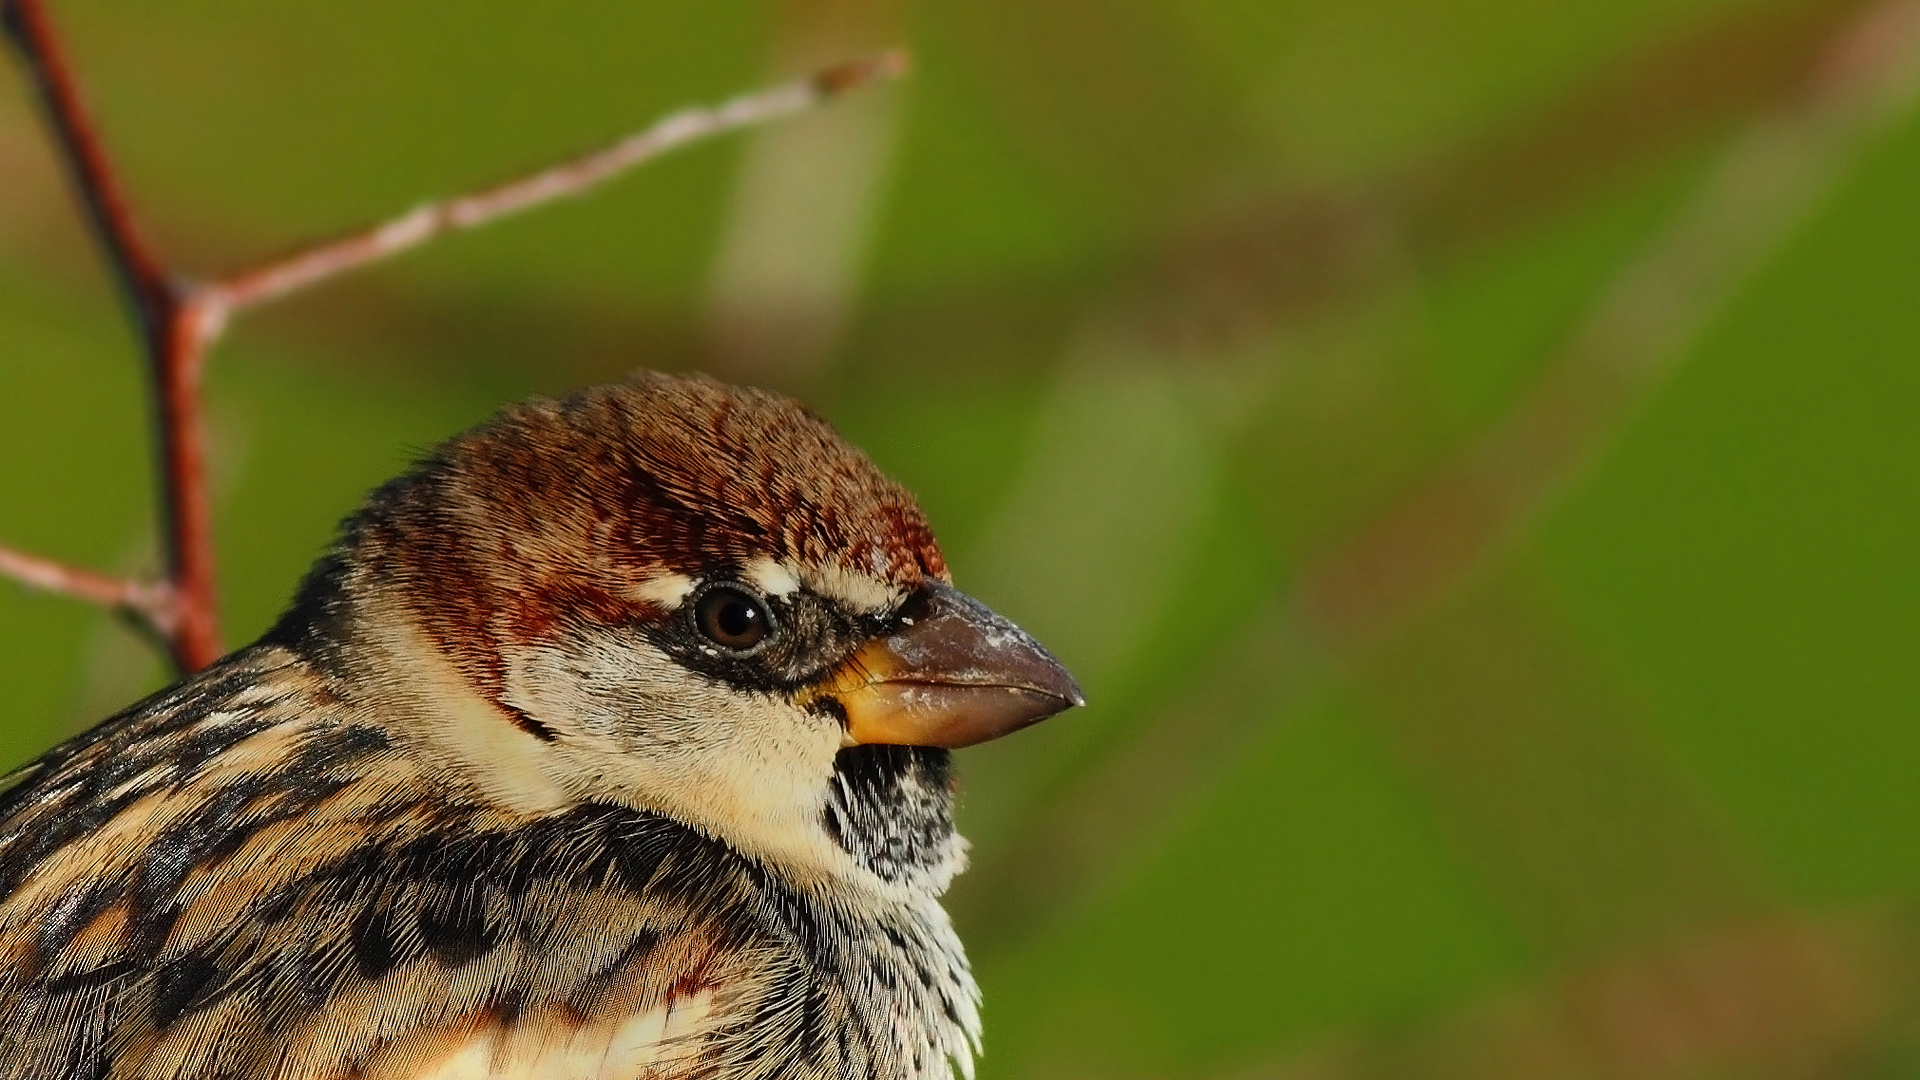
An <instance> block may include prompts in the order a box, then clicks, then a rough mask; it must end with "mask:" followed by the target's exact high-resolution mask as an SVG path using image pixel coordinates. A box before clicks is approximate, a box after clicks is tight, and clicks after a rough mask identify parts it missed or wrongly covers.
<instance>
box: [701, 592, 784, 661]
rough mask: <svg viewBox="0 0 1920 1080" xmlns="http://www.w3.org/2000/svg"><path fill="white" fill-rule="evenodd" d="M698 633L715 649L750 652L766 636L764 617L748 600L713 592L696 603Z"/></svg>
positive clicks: (758, 607) (737, 594)
mask: <svg viewBox="0 0 1920 1080" xmlns="http://www.w3.org/2000/svg"><path fill="white" fill-rule="evenodd" d="M698 614H699V623H700V632H701V633H702V634H705V635H706V636H707V637H708V638H709V639H710V640H712V641H713V643H714V644H716V645H723V646H725V647H727V648H729V649H750V648H752V647H754V646H755V645H758V644H759V643H760V639H762V638H764V637H766V636H767V613H766V610H765V609H763V608H762V607H761V606H760V604H759V603H758V602H757V601H755V600H754V599H753V598H752V597H750V596H746V595H743V594H741V593H738V592H735V591H733V590H732V589H715V590H714V591H713V592H710V593H708V594H707V595H706V596H705V597H703V598H702V599H701V601H700V609H699V612H698Z"/></svg>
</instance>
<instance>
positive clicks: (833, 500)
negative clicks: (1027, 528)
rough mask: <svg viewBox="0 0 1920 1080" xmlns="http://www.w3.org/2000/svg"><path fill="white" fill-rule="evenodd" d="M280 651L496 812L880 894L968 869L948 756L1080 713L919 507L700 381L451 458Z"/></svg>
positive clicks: (443, 456)
mask: <svg viewBox="0 0 1920 1080" xmlns="http://www.w3.org/2000/svg"><path fill="white" fill-rule="evenodd" d="M283 628H284V629H287V630H288V632H290V633H292V634H293V635H294V636H297V637H298V638H299V639H300V640H302V641H303V642H305V644H306V647H307V649H308V651H309V653H310V654H312V655H314V656H315V657H316V658H317V659H318V660H319V661H320V663H321V666H322V668H323V669H327V670H332V671H335V672H338V673H339V674H340V676H341V677H340V678H339V679H336V680H335V681H336V682H337V683H339V684H340V685H341V686H343V687H351V688H352V690H351V694H352V695H353V697H354V699H355V704H356V705H357V706H358V707H360V708H362V709H365V710H369V711H372V712H375V713H378V714H379V718H380V722H381V723H383V724H385V725H386V726H387V727H389V728H391V729H393V730H394V731H395V732H396V734H397V735H398V736H399V739H398V743H399V744H400V745H403V746H406V747H408V748H410V750H411V752H414V753H416V754H418V755H420V757H421V758H422V760H423V761H425V762H426V763H427V764H428V766H429V767H430V768H431V769H432V770H434V775H436V777H438V778H441V779H442V780H444V782H445V783H446V784H447V785H448V789H449V791H452V792H454V793H456V794H457V795H458V796H459V797H461V798H465V799H470V800H474V801H477V802H479V803H482V804H485V805H486V806H487V807H488V808H489V811H490V812H497V813H498V814H501V815H506V816H509V817H512V816H538V815H543V814H549V813H556V812H560V811H562V810H565V809H567V808H570V807H573V806H577V805H580V804H582V803H615V804H622V805H626V806H630V807H633V808H635V809H639V810H643V811H647V812H650V813H656V814H660V815H663V816H667V817H670V818H673V819H675V820H677V821H680V822H682V823H684V824H686V825H688V826H690V827H692V828H694V829H696V830H699V831H701V832H703V833H705V834H707V835H709V836H710V837H712V838H714V839H717V840H719V841H722V842H724V843H726V844H728V845H730V846H732V847H733V848H735V849H736V850H738V851H739V852H741V853H742V854H743V855H746V856H748V857H750V858H754V859H758V860H761V861H764V862H765V863H767V864H769V865H771V866H774V867H776V868H778V869H781V870H783V871H785V872H787V873H788V874H790V875H793V876H795V877H797V878H802V879H805V878H825V879H832V880H834V881H843V880H847V879H853V880H859V881H865V882H867V883H868V884H871V885H874V886H875V887H878V888H901V887H905V888H922V889H925V888H931V889H933V890H935V891H938V890H939V889H942V888H944V887H945V884H946V882H947V880H948V879H949V878H950V877H951V876H952V874H953V873H954V872H956V871H957V870H958V869H959V867H960V861H961V848H960V842H959V841H958V839H957V838H956V837H955V836H954V835H953V830H952V819H951V809H950V800H951V781H950V779H949V776H948V769H947V750H948V749H950V748H953V747H960V746H966V745H969V744H972V743H976V742H981V741H983V740H986V739H991V738H995V737H997V736H999V735H1003V734H1006V733H1008V732H1010V731H1013V730H1015V729H1017V728H1020V727H1023V726H1025V725H1027V724H1030V723H1033V722H1035V721H1038V720H1041V719H1043V718H1045V717H1047V716H1051V715H1053V714H1054V713H1057V712H1059V711H1061V710H1063V709H1065V708H1068V707H1069V706H1072V705H1077V704H1079V703H1080V701H1081V697H1080V691H1079V688H1078V687H1077V686H1076V685H1075V684H1074V682H1073V680H1072V678H1071V677H1070V676H1069V675H1068V674H1067V672H1066V671H1065V669H1063V668H1062V667H1061V666H1060V665H1059V664H1058V663H1057V662H1056V661H1055V660H1054V659H1053V658H1052V657H1051V656H1049V655H1048V654H1047V652H1046V651H1045V650H1044V649H1042V648H1041V647H1040V646H1039V645H1038V644H1037V643H1035V642H1034V641H1033V639H1032V638H1030V637H1028V636H1027V635H1026V634H1025V633H1023V632H1022V631H1020V630H1019V629H1018V628H1017V627H1015V626H1014V625H1013V624H1011V623H1009V622H1008V621H1006V620H1005V619H1002V618H1000V617H999V616H998V615H995V614H994V613H993V612H992V611H990V610H988V609H987V608H986V607H985V606H984V605H982V604H981V603H979V602H978V601H976V600H973V599H971V598H970V597H968V596H966V595H965V594H963V593H961V592H959V591H958V590H957V589H955V588H954V587H953V585H952V583H951V580H950V578H949V575H948V572H947V567H946V563H945V561H944V560H943V558H942V557H941V553H940V549H939V546H938V545H937V544H936V543H935V541H934V538H933V534H932V531H931V530H930V529H929V527H928V525H927V522H926V519H925V517H924V516H923V515H922V514H921V512H920V509H919V507H918V505H917V504H916V503H915V501H914V499H913V497H912V496H911V495H910V494H909V493H908V492H907V491H906V490H905V489H904V488H902V487H901V486H900V485H899V484H897V483H895V482H894V481H893V480H891V479H889V478H888V477H886V476H885V475H884V474H882V473H881V472H880V471H879V469H878V468H876V467H875V466H874V464H873V463H872V462H871V461H870V460H868V459H867V457H866V456H865V455H863V454H861V453H860V452H859V451H858V450H856V449H854V448H853V447H851V446H849V445H848V444H847V443H846V442H844V441H843V440H841V439H840V437H839V436H838V435H837V434H836V433H835V432H834V431H833V430H832V428H831V427H830V426H829V425H828V424H827V423H826V422H825V421H824V420H822V419H820V418H819V417H818V416H816V415H814V414H813V413H811V412H809V411H807V410H806V409H804V408H803V407H801V406H800V405H798V404H796V403H794V402H792V401H790V400H788V399H786V398H782V397H779V396H777V395H773V394H769V393H765V392H761V391H755V390H745V389H738V388H734V387H730V386H726V385H724V384H721V383H718V382H714V381H711V380H707V379H703V378H677V377H669V376H663V375H642V376H638V377H636V378H635V379H634V380H632V381H631V382H628V383H624V384H620V385H614V386H607V387H600V388H596V389H592V390H587V391H583V392H581V393H579V394H577V395H575V396H573V397H571V398H568V399H566V400H564V401H534V402H531V403H527V404H523V405H519V406H515V407H512V408H509V409H507V410H505V411H504V412H502V413H500V414H499V415H498V416H496V417H495V418H494V419H492V420H491V421H489V422H487V423H485V424H482V425H481V426H479V427H477V428H475V429H473V430H472V431H469V432H467V433H466V434H464V435H461V436H459V437H456V438H455V439H453V440H452V441H451V442H449V443H447V444H446V445H445V446H443V447H441V448H440V449H439V450H438V451H436V452H435V453H433V454H432V455H430V456H429V457H428V458H427V459H426V460H425V461H423V462H422V463H421V464H420V465H419V466H418V467H416V468H415V469H414V470H413V471H412V472H410V473H408V474H407V475H405V476H403V477H401V478H400V479H398V480H395V481H393V482H392V483H390V484H388V485H387V486H385V487H384V488H382V489H380V490H379V491H377V492H375V494H374V495H373V497H372V498H371V499H370V501H369V503H368V505H367V507H366V508H365V509H364V510H362V511H361V512H360V513H359V514H358V515H356V516H355V517H354V518H352V519H349V521H348V523H347V526H346V527H345V529H344V530H343V535H342V540H341V541H340V544H339V545H338V547H337V548H336V550H335V552H334V553H333V554H332V555H331V556H329V558H328V559H327V560H324V561H323V563H322V564H321V566H320V568H319V569H317V570H316V572H315V573H314V574H313V575H312V576H311V577H310V579H309V581H308V584H307V585H306V586H305V587H304V588H303V591H302V596H301V599H300V601H299V602H298V603H296V605H295V608H294V611H293V613H292V614H291V615H290V616H289V619H288V622H287V623H285V624H283ZM283 636H285V634H283Z"/></svg>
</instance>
